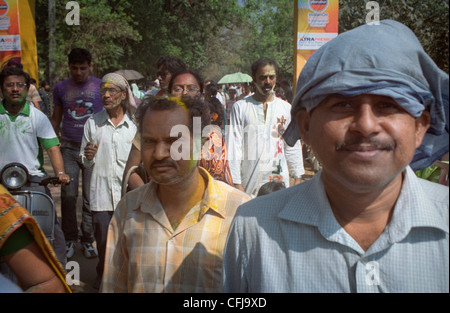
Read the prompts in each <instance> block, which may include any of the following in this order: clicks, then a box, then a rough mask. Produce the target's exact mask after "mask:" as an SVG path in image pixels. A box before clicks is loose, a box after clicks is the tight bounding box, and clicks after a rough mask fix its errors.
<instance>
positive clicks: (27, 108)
mask: <svg viewBox="0 0 450 313" xmlns="http://www.w3.org/2000/svg"><path fill="white" fill-rule="evenodd" d="M4 101H5V100H3V101H2V102H1V103H0V114H8V115H11V114H10V113H9V112H8V111H6V109H5V106H4ZM30 110H31V109H30V104H29V103H28V101H26V102H25V105H24V106H23V108H22V110H21V111H20V112H19V113H18V114H17V115H19V114H23V115H26V116H30ZM17 115H16V116H17Z"/></svg>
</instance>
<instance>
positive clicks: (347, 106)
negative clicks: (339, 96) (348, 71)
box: [331, 100, 353, 111]
mask: <svg viewBox="0 0 450 313" xmlns="http://www.w3.org/2000/svg"><path fill="white" fill-rule="evenodd" d="M352 108H353V105H352V103H351V102H350V101H348V100H340V101H336V102H333V103H332V104H331V109H332V110H336V111H348V110H351V109H352Z"/></svg>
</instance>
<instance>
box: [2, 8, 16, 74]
mask: <svg viewBox="0 0 450 313" xmlns="http://www.w3.org/2000/svg"><path fill="white" fill-rule="evenodd" d="M20 57H21V43H20V22H19V3H18V0H0V62H1V67H0V68H3V67H4V66H5V64H6V63H8V61H9V60H11V59H15V58H17V59H19V61H20Z"/></svg>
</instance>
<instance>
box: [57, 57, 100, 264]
mask: <svg viewBox="0 0 450 313" xmlns="http://www.w3.org/2000/svg"><path fill="white" fill-rule="evenodd" d="M91 62H92V56H91V54H90V52H89V51H88V50H86V49H82V48H74V49H73V50H72V51H71V52H70V54H69V69H70V75H71V77H70V78H68V79H66V80H64V81H62V82H60V83H58V84H56V86H55V88H54V90H53V102H54V109H53V116H52V118H51V122H52V125H53V128H54V129H55V131H57V130H58V129H59V127H60V124H61V121H62V129H61V130H62V137H61V153H62V156H63V159H64V165H65V172H66V173H68V174H69V175H70V177H73V179H74V180H73V182H72V183H71V184H69V185H67V186H63V187H61V214H62V229H63V232H64V236H65V237H66V242H67V258H71V257H72V256H73V254H74V252H75V250H74V249H75V244H76V242H77V241H78V226H77V198H78V176H79V174H80V172H81V179H82V182H81V186H82V194H83V195H82V196H83V202H82V217H81V225H80V228H81V238H80V240H81V246H82V249H83V250H84V256H85V257H86V258H95V257H96V256H97V251H96V250H95V248H94V247H93V246H92V242H93V241H94V237H93V229H92V215H91V211H90V209H89V181H90V179H91V174H92V168H86V167H85V166H84V165H83V164H82V162H81V158H80V155H79V154H80V147H81V139H82V137H83V127H84V123H85V122H86V120H87V119H88V118H89V117H91V116H92V115H93V114H94V113H97V112H99V111H101V110H103V105H102V102H101V98H100V92H99V88H100V79H98V78H95V77H93V76H90V71H91V68H92V64H91Z"/></svg>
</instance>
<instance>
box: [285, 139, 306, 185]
mask: <svg viewBox="0 0 450 313" xmlns="http://www.w3.org/2000/svg"><path fill="white" fill-rule="evenodd" d="M283 142H284V140H283ZM284 151H285V156H286V162H287V164H288V168H289V173H290V176H291V177H293V178H294V185H298V184H300V183H301V181H302V179H301V178H302V175H304V174H305V167H304V165H303V153H302V145H301V142H300V140H298V141H297V142H296V144H295V145H294V146H293V147H290V146H289V145H288V144H287V143H286V142H284Z"/></svg>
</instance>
